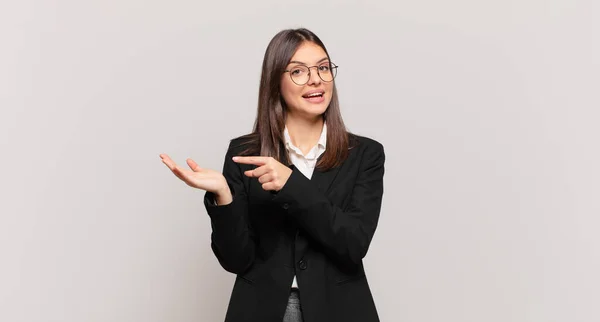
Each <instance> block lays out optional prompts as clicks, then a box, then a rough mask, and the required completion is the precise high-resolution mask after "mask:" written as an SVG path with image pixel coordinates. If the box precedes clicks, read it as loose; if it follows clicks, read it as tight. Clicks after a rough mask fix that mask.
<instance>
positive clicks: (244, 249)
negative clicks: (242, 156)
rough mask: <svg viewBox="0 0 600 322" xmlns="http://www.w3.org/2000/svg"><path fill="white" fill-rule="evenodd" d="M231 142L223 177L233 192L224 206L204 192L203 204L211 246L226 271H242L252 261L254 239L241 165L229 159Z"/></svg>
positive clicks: (238, 272) (230, 156) (230, 147)
mask: <svg viewBox="0 0 600 322" xmlns="http://www.w3.org/2000/svg"><path fill="white" fill-rule="evenodd" d="M232 148H233V143H230V145H229V148H228V150H227V153H226V155H225V164H224V165H223V176H225V179H226V180H227V184H228V185H229V188H230V190H231V194H232V195H233V201H232V202H231V203H230V204H227V205H215V203H214V200H215V196H214V194H213V193H211V192H206V194H205V195H204V206H205V207H206V211H207V212H208V215H209V216H210V220H211V227H212V234H211V248H212V251H213V253H214V254H215V256H216V257H217V259H218V260H219V263H220V264H221V266H222V267H223V268H224V269H225V270H226V271H228V272H231V273H234V274H243V273H244V272H245V271H246V270H247V269H248V268H249V267H250V266H251V265H252V263H253V262H254V254H255V245H256V243H255V238H254V232H253V230H252V227H251V226H250V221H249V217H248V197H247V193H246V188H245V186H244V181H243V173H242V170H241V169H240V166H239V165H238V164H236V163H235V162H233V160H232V159H231V158H232V157H233V156H234V154H233V151H232Z"/></svg>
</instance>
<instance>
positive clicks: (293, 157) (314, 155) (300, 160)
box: [283, 122, 327, 287]
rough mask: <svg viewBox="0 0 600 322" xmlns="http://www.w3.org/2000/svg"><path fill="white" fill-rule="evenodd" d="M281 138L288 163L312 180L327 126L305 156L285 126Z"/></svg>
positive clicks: (323, 150)
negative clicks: (287, 156)
mask: <svg viewBox="0 0 600 322" xmlns="http://www.w3.org/2000/svg"><path fill="white" fill-rule="evenodd" d="M283 136H284V138H285V147H286V149H287V151H288V155H289V157H290V161H292V163H293V164H294V166H295V167H296V168H298V170H300V172H301V173H302V174H303V175H304V176H305V177H307V178H308V179H310V178H312V174H313V172H314V171H315V166H316V165H317V159H318V158H319V156H321V154H323V152H325V147H326V145H327V124H326V123H325V122H323V130H322V131H321V136H320V137H319V141H318V142H317V144H316V145H315V146H314V147H313V148H312V149H310V151H308V153H307V154H306V155H304V154H303V153H302V150H300V149H299V148H298V147H296V146H295V145H294V144H293V143H292V139H291V138H290V133H289V132H288V129H287V126H286V127H285V130H284V131H283ZM292 287H298V283H297V281H296V276H294V281H293V282H292Z"/></svg>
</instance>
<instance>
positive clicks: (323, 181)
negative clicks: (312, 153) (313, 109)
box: [294, 155, 340, 261]
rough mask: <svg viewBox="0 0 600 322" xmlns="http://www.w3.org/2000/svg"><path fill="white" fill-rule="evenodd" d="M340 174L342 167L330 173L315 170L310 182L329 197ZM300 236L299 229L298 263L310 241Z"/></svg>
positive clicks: (296, 244)
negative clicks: (332, 186)
mask: <svg viewBox="0 0 600 322" xmlns="http://www.w3.org/2000/svg"><path fill="white" fill-rule="evenodd" d="M321 156H322V155H321ZM321 156H319V158H318V160H320V159H321ZM317 162H318V161H317ZM339 172H340V167H336V168H333V169H330V170H328V171H321V170H319V169H317V168H315V170H314V171H313V174H312V177H311V179H310V181H312V182H314V183H315V185H316V186H317V188H318V189H319V191H321V192H322V193H323V194H325V195H327V193H328V192H329V190H330V189H331V184H332V183H333V181H334V180H335V178H336V177H337V175H338V173H339ZM300 235H301V234H300V229H297V230H296V238H295V243H294V244H295V258H296V261H298V260H300V259H301V258H302V257H303V256H304V253H305V252H306V249H307V247H308V240H307V239H306V237H307V236H302V237H303V238H298V236H300Z"/></svg>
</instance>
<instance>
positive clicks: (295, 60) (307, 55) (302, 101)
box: [281, 42, 333, 118]
mask: <svg viewBox="0 0 600 322" xmlns="http://www.w3.org/2000/svg"><path fill="white" fill-rule="evenodd" d="M328 64H329V60H328V58H327V54H326V53H325V51H324V50H323V48H321V47H320V46H319V45H317V44H315V43H312V42H304V43H303V44H301V45H300V47H299V48H298V50H296V53H295V54H294V56H292V59H291V60H290V63H289V64H288V65H287V68H286V70H289V71H290V72H286V73H283V75H282V77H281V95H282V96H283V99H284V100H285V103H286V105H287V109H288V110H287V112H288V113H289V114H290V115H294V116H300V117H305V118H315V117H318V116H320V115H321V114H323V113H325V111H326V110H327V107H328V106H329V102H331V96H332V92H333V82H332V81H331V82H324V81H323V80H322V79H321V78H320V77H319V75H318V73H317V69H318V67H311V66H319V65H323V67H322V68H327V67H328V66H329V65H328ZM306 67H311V68H310V77H309V78H308V82H307V83H306V84H304V85H297V84H296V83H294V81H292V78H291V77H290V75H292V76H293V77H294V78H295V79H296V82H298V83H302V82H301V81H300V82H299V81H298V80H300V79H301V78H302V73H303V69H304V71H305V70H306V69H305V68H306ZM323 74H324V72H322V75H323ZM306 76H308V75H306ZM326 79H327V78H326Z"/></svg>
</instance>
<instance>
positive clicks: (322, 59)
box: [288, 57, 329, 65]
mask: <svg viewBox="0 0 600 322" xmlns="http://www.w3.org/2000/svg"><path fill="white" fill-rule="evenodd" d="M328 59H329V57H324V58H321V59H320V60H319V61H318V62H317V64H318V63H320V62H323V61H325V60H328ZM294 63H295V64H301V65H306V63H303V62H301V61H297V60H292V61H290V62H289V63H288V65H289V64H294Z"/></svg>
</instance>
